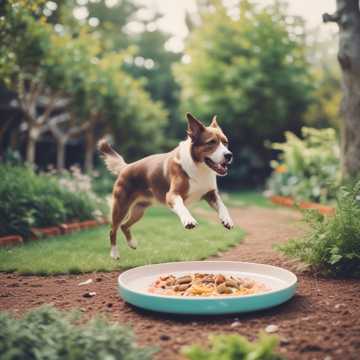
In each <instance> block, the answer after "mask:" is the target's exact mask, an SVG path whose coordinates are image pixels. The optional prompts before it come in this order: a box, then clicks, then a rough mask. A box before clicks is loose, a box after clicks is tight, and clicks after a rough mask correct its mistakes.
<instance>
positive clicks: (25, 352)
mask: <svg viewBox="0 0 360 360" xmlns="http://www.w3.org/2000/svg"><path fill="white" fill-rule="evenodd" d="M76 320H77V318H76V317H75V316H74V314H72V315H69V314H65V313H62V312H59V311H57V310H55V309H54V308H51V307H42V308H39V309H37V310H34V311H32V312H30V313H29V314H27V315H26V316H25V317H24V318H21V319H15V318H14V317H12V316H10V315H8V314H6V313H0V354H1V359H4V360H5V359H6V360H18V359H27V360H35V359H36V360H44V359H51V360H60V359H61V360H85V359H92V360H104V359H108V360H110V359H111V360H115V359H121V360H147V359H151V357H152V354H153V353H154V350H153V349H150V348H140V347H139V346H138V345H136V343H135V342H134V337H133V335H132V333H131V331H130V329H128V328H125V327H121V326H119V325H116V324H110V323H108V322H106V321H104V320H102V319H99V318H97V319H94V320H91V321H89V322H88V323H85V324H84V325H81V326H79V325H75V324H74V323H75V321H76Z"/></svg>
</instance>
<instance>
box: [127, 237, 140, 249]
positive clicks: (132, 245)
mask: <svg viewBox="0 0 360 360" xmlns="http://www.w3.org/2000/svg"><path fill="white" fill-rule="evenodd" d="M128 245H129V247H130V248H131V249H134V250H136V248H137V246H138V243H137V241H136V239H131V240H129V241H128Z"/></svg>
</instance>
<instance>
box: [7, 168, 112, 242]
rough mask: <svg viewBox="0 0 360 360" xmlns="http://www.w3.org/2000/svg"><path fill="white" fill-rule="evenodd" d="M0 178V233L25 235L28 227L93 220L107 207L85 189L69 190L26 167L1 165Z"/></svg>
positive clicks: (51, 178) (54, 180)
mask: <svg viewBox="0 0 360 360" xmlns="http://www.w3.org/2000/svg"><path fill="white" fill-rule="evenodd" d="M0 178H1V183H0V235H8V234H11V235H12V234H20V235H22V236H25V237H29V236H30V234H31V230H30V228H31V227H44V226H51V225H58V224H60V223H63V222H65V221H74V220H88V219H93V218H96V216H99V215H100V216H104V214H105V213H106V210H107V206H106V205H105V204H104V202H103V201H102V200H100V199H98V198H97V197H96V196H95V195H94V194H92V193H91V192H90V191H89V190H80V189H76V191H71V188H69V187H68V186H66V184H64V183H61V182H59V180H58V179H57V178H56V177H54V176H50V175H46V174H42V175H37V174H36V173H35V172H34V171H33V170H32V169H31V168H29V167H21V166H11V165H2V166H0ZM75 181H76V180H75ZM99 212H100V213H99Z"/></svg>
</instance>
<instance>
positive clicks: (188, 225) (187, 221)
mask: <svg viewBox="0 0 360 360" xmlns="http://www.w3.org/2000/svg"><path fill="white" fill-rule="evenodd" d="M181 222H182V223H183V225H184V228H185V229H193V228H194V227H195V226H196V225H197V224H198V223H197V221H196V220H195V219H194V218H193V217H192V216H189V217H185V218H183V219H181Z"/></svg>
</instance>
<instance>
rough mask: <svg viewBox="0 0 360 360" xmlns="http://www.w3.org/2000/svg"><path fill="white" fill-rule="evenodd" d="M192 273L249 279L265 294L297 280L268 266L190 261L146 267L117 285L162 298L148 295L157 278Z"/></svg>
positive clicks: (137, 269)
mask: <svg viewBox="0 0 360 360" xmlns="http://www.w3.org/2000/svg"><path fill="white" fill-rule="evenodd" d="M195 272H205V273H212V274H218V273H221V274H224V275H234V276H238V277H242V278H248V279H251V280H255V281H256V282H260V283H262V284H264V285H266V287H267V288H268V289H269V290H268V292H272V291H278V290H282V289H285V288H287V287H289V286H292V285H293V284H295V283H296V282H297V279H296V276H295V275H294V274H293V273H291V272H290V271H287V270H285V269H282V268H279V267H275V266H271V265H264V264H255V263H246V262H233V261H189V262H175V263H166V264H155V265H146V266H141V267H138V268H135V269H131V270H128V271H126V272H124V273H123V274H121V275H120V276H119V284H120V286H123V287H125V288H127V289H128V290H131V291H134V292H137V293H140V294H146V295H150V296H163V295H158V294H151V293H149V291H148V289H149V287H150V285H151V284H152V283H153V282H154V281H155V280H156V279H158V278H159V276H161V275H169V274H173V275H176V276H181V275H185V274H189V273H195ZM249 296H252V295H249ZM166 297H169V296H166ZM219 297H220V296H219ZM219 297H217V298H218V299H219ZM229 297H231V296H226V298H229ZM188 298H197V299H199V298H201V297H191V296H189V297H188Z"/></svg>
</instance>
